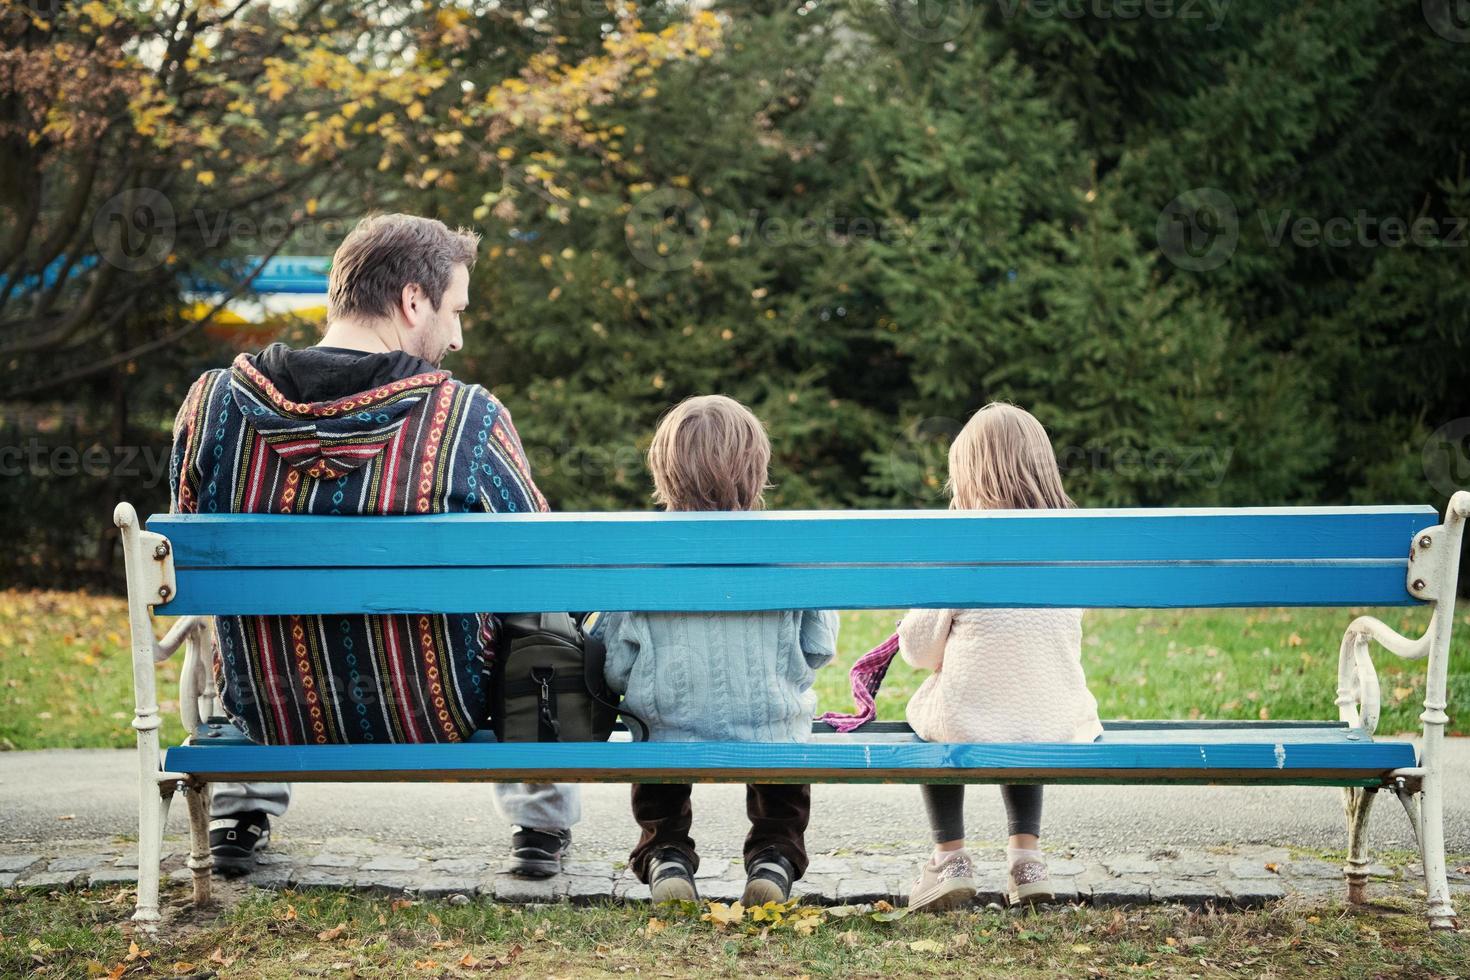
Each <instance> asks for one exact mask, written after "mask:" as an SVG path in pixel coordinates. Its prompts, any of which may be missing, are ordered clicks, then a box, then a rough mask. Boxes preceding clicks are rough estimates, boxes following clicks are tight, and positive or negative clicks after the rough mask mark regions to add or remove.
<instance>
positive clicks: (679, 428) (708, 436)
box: [648, 395, 771, 510]
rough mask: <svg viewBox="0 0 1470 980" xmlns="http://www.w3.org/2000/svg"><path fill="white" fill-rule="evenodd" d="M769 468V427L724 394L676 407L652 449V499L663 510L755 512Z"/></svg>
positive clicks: (664, 421) (661, 425) (664, 420)
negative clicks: (767, 430)
mask: <svg viewBox="0 0 1470 980" xmlns="http://www.w3.org/2000/svg"><path fill="white" fill-rule="evenodd" d="M770 465H771V441H770V439H768V438H767V437H766V430H765V426H763V425H761V422H760V419H758V418H756V417H755V415H754V414H753V413H752V412H751V411H750V409H748V408H746V407H745V406H744V405H742V404H740V403H739V402H737V401H736V400H735V399H733V398H727V397H725V396H724V395H698V396H696V397H694V398H686V399H684V400H683V401H682V402H680V403H679V404H677V405H675V406H674V407H673V408H672V409H670V410H669V411H668V413H667V414H665V415H664V417H663V418H662V419H661V420H660V421H659V424H658V429H657V431H655V432H654V434H653V445H651V446H649V447H648V468H649V469H650V470H652V471H653V499H654V500H655V501H657V502H658V503H660V504H662V505H663V506H664V509H665V510H756V509H757V508H759V507H760V506H761V505H762V502H763V501H762V494H764V492H765V489H766V474H767V472H768V470H769V469H770Z"/></svg>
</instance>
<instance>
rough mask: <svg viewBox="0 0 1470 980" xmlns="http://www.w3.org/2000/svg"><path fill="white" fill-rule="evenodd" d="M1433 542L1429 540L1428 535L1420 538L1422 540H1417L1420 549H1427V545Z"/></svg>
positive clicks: (1431, 539)
mask: <svg viewBox="0 0 1470 980" xmlns="http://www.w3.org/2000/svg"><path fill="white" fill-rule="evenodd" d="M1433 541H1434V539H1433V538H1431V537H1430V536H1429V535H1427V534H1426V535H1424V537H1422V538H1420V539H1419V547H1421V548H1427V547H1429V545H1430V544H1431V543H1432V542H1433Z"/></svg>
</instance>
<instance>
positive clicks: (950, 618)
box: [898, 609, 954, 670]
mask: <svg viewBox="0 0 1470 980" xmlns="http://www.w3.org/2000/svg"><path fill="white" fill-rule="evenodd" d="M953 624H954V610H953V609H910V610H909V611H908V615H906V616H904V618H903V622H901V623H899V624H898V652H899V653H900V654H902V655H903V659H904V661H905V662H907V663H908V664H909V665H910V666H913V667H917V668H919V669H920V670H938V669H939V665H940V664H942V663H944V644H945V642H946V641H947V640H948V639H949V630H950V627H951V626H952V625H953Z"/></svg>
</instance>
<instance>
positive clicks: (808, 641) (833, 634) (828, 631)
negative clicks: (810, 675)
mask: <svg viewBox="0 0 1470 980" xmlns="http://www.w3.org/2000/svg"><path fill="white" fill-rule="evenodd" d="M798 628H799V630H800V642H801V655H802V656H803V657H804V658H805V659H806V665H807V666H808V667H810V668H811V669H812V670H816V669H817V668H818V667H825V666H826V665H827V664H829V663H831V661H832V658H833V657H835V656H837V614H836V613H835V612H832V611H831V610H830V609H805V610H802V612H801V613H800V614H799V622H798Z"/></svg>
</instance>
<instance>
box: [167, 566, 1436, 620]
mask: <svg viewBox="0 0 1470 980" xmlns="http://www.w3.org/2000/svg"><path fill="white" fill-rule="evenodd" d="M1405 567H1406V566H1405V563H1404V562H1403V561H1382V562H1370V561H1367V560H1344V561H1342V562H1330V561H1326V560H1320V561H1313V562H1305V563H1292V564H1262V565H1239V564H1182V565H1181V564H1162V563H1161V564H1140V565H1105V564H1089V565H1021V566H1016V565H1012V566H1002V565H979V566H975V565H969V566H966V565H949V566H904V567H895V566H864V567H851V566H842V567H820V566H813V567H786V566H783V567H770V566H766V567H755V566H715V567H688V568H601V569H595V568H529V567H523V568H499V567H490V568H487V567H479V568H437V567H431V568H405V569H396V570H394V571H393V572H392V573H391V574H389V573H387V572H385V571H383V570H381V569H370V568H291V569H263V568H254V569H251V568H245V569H189V568H180V569H178V571H177V575H178V593H177V597H176V598H175V599H173V600H172V601H171V602H169V603H167V604H164V605H160V606H159V607H158V608H157V611H158V612H159V613H161V614H164V615H188V614H211V615H231V614H234V615H282V614H291V613H303V614H304V613H322V614H334V613H339V614H347V613H394V612H470V611H476V610H480V609H482V608H484V607H486V606H489V607H491V608H492V609H493V610H494V611H495V612H502V613H513V612H567V611H580V610H587V609H640V610H648V611H655V610H658V611H671V612H717V611H743V610H754V609H898V608H907V607H912V606H928V607H951V606H953V607H968V608H986V607H992V608H993V607H1012V608H1022V607H1028V608H1035V607H1063V608H1073V607H1090V608H1109V607H1110V608H1157V609H1164V608H1219V607H1231V606H1344V605H1364V606H1368V605H1382V606H1391V605H1416V604H1418V600H1416V599H1415V598H1414V597H1413V596H1411V595H1410V594H1409V592H1408V590H1407V588H1406V587H1405Z"/></svg>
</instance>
